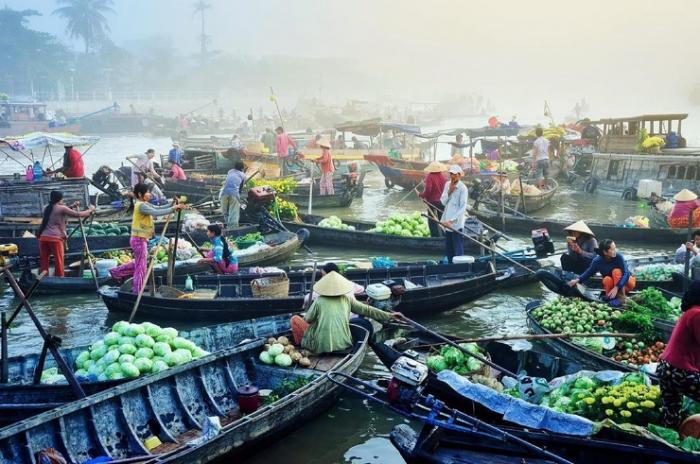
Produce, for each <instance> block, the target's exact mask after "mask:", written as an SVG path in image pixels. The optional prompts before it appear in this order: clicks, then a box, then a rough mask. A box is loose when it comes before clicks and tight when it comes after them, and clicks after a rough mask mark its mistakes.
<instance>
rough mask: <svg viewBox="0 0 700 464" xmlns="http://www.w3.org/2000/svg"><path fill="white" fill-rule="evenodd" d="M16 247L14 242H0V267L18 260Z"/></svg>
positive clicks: (11, 264)
mask: <svg viewBox="0 0 700 464" xmlns="http://www.w3.org/2000/svg"><path fill="white" fill-rule="evenodd" d="M17 252H18V248H17V245H15V244H14V243H4V244H0V267H8V266H15V265H17V264H18V262H19V258H18V257H17Z"/></svg>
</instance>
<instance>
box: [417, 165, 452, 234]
mask: <svg viewBox="0 0 700 464" xmlns="http://www.w3.org/2000/svg"><path fill="white" fill-rule="evenodd" d="M423 171H425V172H426V173H427V175H426V176H425V180H424V181H423V183H424V184H425V187H424V188H423V191H422V192H421V193H419V194H418V196H419V197H420V198H422V199H423V200H425V202H426V203H428V216H431V217H434V218H439V217H440V211H442V202H441V201H440V199H441V198H442V191H443V190H444V188H445V174H444V172H445V171H447V167H446V166H445V165H444V164H442V163H438V162H437V161H433V162H432V163H430V164H429V165H428V166H426V167H425V169H423ZM428 227H429V228H430V236H431V237H442V229H441V228H440V226H439V225H438V224H437V223H435V222H434V221H428Z"/></svg>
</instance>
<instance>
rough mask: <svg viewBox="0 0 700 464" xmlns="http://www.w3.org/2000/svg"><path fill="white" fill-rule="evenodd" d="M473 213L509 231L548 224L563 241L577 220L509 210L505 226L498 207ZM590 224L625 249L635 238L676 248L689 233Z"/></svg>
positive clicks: (553, 232) (595, 230)
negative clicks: (534, 215) (532, 215)
mask: <svg viewBox="0 0 700 464" xmlns="http://www.w3.org/2000/svg"><path fill="white" fill-rule="evenodd" d="M470 213H471V214H474V215H475V216H476V217H477V218H479V219H480V220H482V221H484V222H485V223H486V224H489V225H490V226H493V227H498V228H499V229H503V232H506V233H519V234H527V235H530V232H532V230H534V229H542V228H544V229H547V230H548V231H549V233H550V234H551V235H552V237H562V242H563V241H564V238H565V237H566V235H567V233H566V231H565V230H564V227H567V226H569V225H571V223H572V222H574V220H571V219H564V220H562V219H545V218H533V217H525V216H520V215H514V214H508V213H506V214H505V215H504V216H503V217H504V218H505V228H503V227H502V224H503V222H502V217H501V214H500V213H498V212H496V211H492V210H487V209H483V208H479V210H477V211H470ZM586 224H588V227H590V228H591V230H592V231H593V232H595V234H596V237H601V238H610V239H612V240H615V242H617V243H618V244H620V245H621V247H622V249H624V245H625V244H627V243H631V242H634V243H653V244H654V245H663V246H667V247H673V249H674V250H675V249H676V248H678V246H679V245H680V244H682V243H685V241H686V234H687V231H686V230H685V229H660V228H649V229H643V228H637V227H624V226H622V225H619V224H605V223H599V222H596V221H588V220H586Z"/></svg>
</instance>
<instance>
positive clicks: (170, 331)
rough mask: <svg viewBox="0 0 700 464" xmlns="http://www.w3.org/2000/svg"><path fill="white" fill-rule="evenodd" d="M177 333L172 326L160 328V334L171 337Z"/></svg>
mask: <svg viewBox="0 0 700 464" xmlns="http://www.w3.org/2000/svg"><path fill="white" fill-rule="evenodd" d="M177 333H178V332H177V330H176V329H173V328H172V327H166V328H164V329H163V330H162V335H165V336H167V337H170V338H171V339H172V338H175V337H177Z"/></svg>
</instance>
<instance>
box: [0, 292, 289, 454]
mask: <svg viewBox="0 0 700 464" xmlns="http://www.w3.org/2000/svg"><path fill="white" fill-rule="evenodd" d="M93 288H94V287H93ZM289 317H290V316H289V315H281V316H271V317H264V318H259V319H253V320H250V321H245V322H235V323H230V324H222V325H216V326H210V327H203V328H199V329H194V330H191V331H189V332H181V333H180V336H181V337H184V338H186V339H187V340H190V341H192V342H194V343H195V344H196V345H197V346H199V347H200V348H202V349H204V350H207V351H218V350H224V349H228V348H233V347H235V346H236V345H237V344H238V343H239V342H241V341H243V340H245V339H251V338H260V337H270V336H274V335H276V334H279V333H283V332H285V331H286V330H288V329H289ZM89 347H90V345H84V346H76V347H72V348H61V349H60V352H61V355H62V356H63V358H64V359H65V361H66V362H67V363H68V365H69V366H71V367H72V366H75V360H76V359H77V357H78V355H79V354H80V353H81V352H83V351H85V350H87V349H88V348H89ZM39 359H40V355H39V353H31V354H27V355H22V356H15V357H10V358H8V373H9V376H8V383H5V384H3V383H0V424H1V425H7V424H10V423H13V422H17V421H20V420H23V419H26V418H27V417H30V416H33V415H35V414H39V413H42V412H44V411H48V410H49V409H53V408H56V407H59V406H61V405H63V404H65V403H69V402H71V401H74V400H75V399H76V397H75V396H74V394H73V392H72V390H71V387H70V386H69V385H68V384H67V383H54V384H45V383H39V377H36V379H35V374H36V370H37V369H41V368H40V367H38V366H39ZM54 367H56V361H55V360H54V359H53V357H52V356H51V355H49V356H47V358H46V362H45V365H44V366H43V369H50V368H54ZM39 374H41V372H39ZM126 381H127V380H126V379H123V380H106V381H90V382H83V383H81V384H80V386H81V387H82V389H83V390H84V391H85V393H86V394H87V395H92V394H95V393H97V392H101V391H103V390H106V389H108V388H111V387H114V386H116V385H120V384H122V383H125V382H126ZM0 462H1V461H0Z"/></svg>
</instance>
